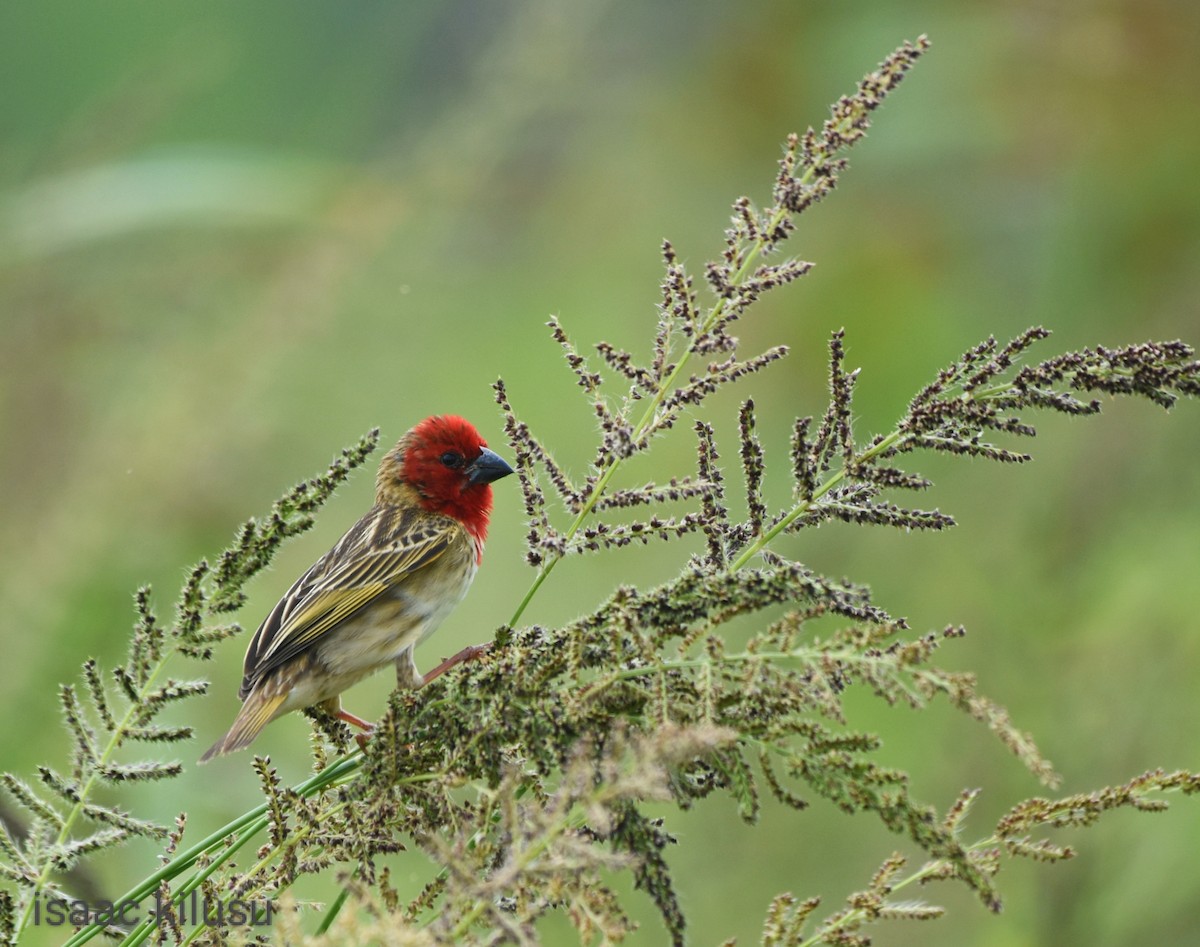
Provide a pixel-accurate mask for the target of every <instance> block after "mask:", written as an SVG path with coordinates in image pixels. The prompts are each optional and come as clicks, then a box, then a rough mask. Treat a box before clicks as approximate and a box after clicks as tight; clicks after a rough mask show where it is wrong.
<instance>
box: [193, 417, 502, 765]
mask: <svg viewBox="0 0 1200 947" xmlns="http://www.w3.org/2000/svg"><path fill="white" fill-rule="evenodd" d="M512 472H513V471H512V468H511V467H510V466H509V465H508V464H507V463H505V462H504V460H503V459H501V458H500V457H499V456H498V455H496V454H495V453H493V452H492V451H490V450H488V448H487V445H486V443H485V441H484V440H483V438H482V437H480V436H479V432H478V431H477V430H475V428H474V427H473V426H472V425H471V424H470V423H469V422H468V421H465V420H463V419H462V418H460V417H457V416H455V415H442V416H438V417H431V418H426V419H425V420H424V421H422V422H421V423H420V424H418V425H417V426H416V427H414V428H413V429H412V430H411V431H409V432H408V433H407V434H405V435H404V436H403V437H402V438H400V442H399V443H398V444H397V445H396V446H395V447H393V448H392V449H391V450H390V451H388V453H387V454H386V456H384V458H383V461H382V462H381V463H380V465H379V473H378V474H377V475H376V477H375V505H374V506H372V507H371V509H370V510H369V511H368V512H367V514H366V516H364V517H363V518H362V519H360V520H359V521H358V522H357V523H355V524H354V525H353V526H351V527H350V530H349V531H348V532H347V533H346V535H345V536H343V537H342V538H341V539H339V540H338V542H337V544H336V545H334V547H333V548H332V549H330V550H329V552H327V553H325V555H323V556H322V557H321V558H320V559H318V560H317V561H316V563H314V564H313V566H312V567H311V568H310V569H309V570H308V571H307V572H305V573H304V575H302V576H300V578H299V579H297V580H296V583H295V584H294V585H293V586H292V587H291V588H290V589H288V591H287V594H286V595H284V596H283V598H282V599H280V600H279V604H277V605H276V606H275V607H274V608H273V609H272V610H271V614H269V615H268V616H267V617H266V620H264V621H263V623H262V624H261V625H259V628H258V631H256V632H255V633H254V637H253V638H252V639H251V641H250V647H249V648H248V649H247V651H246V662H245V667H244V672H243V677H242V686H241V689H240V690H239V691H238V697H240V698H241V699H242V701H243V703H242V709H241V711H240V712H239V713H238V715H237V719H235V720H234V722H233V726H232V727H230V728H229V732H228V733H226V734H225V736H223V737H222V738H221V739H220V740H218V741H217V742H216V743H214V744H213V745H212V746H211V747H210V748H209V750H208V752H206V753H205V754H204V755H203V756H202V757H200V762H201V763H204V762H207V761H208V760H210V759H212V758H213V757H214V756H221V755H222V754H224V753H232V752H233V751H234V750H240V749H242V748H243V747H245V746H247V745H248V744H249V743H250V742H251V741H252V740H253V739H254V738H255V737H256V736H258V734H259V732H260V731H261V730H262V728H263V727H265V726H266V725H267V724H268V723H270V722H271V721H272V720H274V719H275V718H276V717H279V716H282V715H283V714H286V713H288V712H289V711H292V710H299V709H301V708H303V707H312V706H314V705H320V706H321V707H322V708H324V709H325V710H327V711H328V712H329V713H332V714H335V715H337V716H338V717H340V718H341V719H342V720H345V721H347V722H349V723H353V724H355V725H356V726H360V727H364V728H369V725H368V724H366V723H364V722H363V721H362V720H360V719H359V718H357V717H355V716H354V715H353V714H350V713H348V712H347V711H344V710H342V707H341V699H340V697H339V695H340V694H341V693H342V691H344V690H346V688H348V687H350V686H351V685H353V684H356V683H358V682H359V681H360V680H362V679H363V678H364V677H366V676H367V675H368V674H370V673H372V672H373V671H376V670H378V669H379V668H381V667H384V666H385V665H389V664H392V665H394V666H395V668H396V680H397V682H398V684H399V685H400V686H402V687H420V686H421V684H422V683H424V679H423V678H422V677H421V674H420V673H419V672H418V671H417V666H416V662H415V660H414V658H413V650H414V649H415V648H416V646H417V645H418V644H420V643H421V642H422V641H424V640H425V639H426V638H427V637H429V635H430V634H431V633H432V632H433V631H434V629H436V628H437V626H438V625H439V624H441V622H442V619H444V618H445V617H446V615H447V614H449V612H450V610H451V609H453V608H454V606H455V605H457V604H458V603H459V602H460V601H461V600H462V597H463V596H464V595H465V594H466V592H467V588H468V587H469V586H470V584H471V580H472V579H473V578H474V577H475V570H476V569H477V568H478V567H479V563H480V560H481V559H482V557H483V541H484V539H485V538H486V536H487V527H488V514H489V513H490V512H491V509H492V488H491V487H490V486H489V484H491V483H492V481H494V480H499V479H500V478H501V477H507V476H508V475H509V474H510V473H512ZM478 650H479V649H467V650H466V651H464V652H462V653H460V654H459V655H456V656H455V658H451V659H450V660H449V661H447V662H443V664H442V665H440V666H439V667H437V668H435V669H434V670H433V671H431V672H430V674H429V677H430V679H432V678H433V677H435V676H437V675H438V674H440V673H441V672H442V671H444V670H446V668H447V667H449V666H451V665H452V664H453V663H456V662H457V661H458V660H461V659H462V658H463V657H466V656H469V655H470V654H471V653H475V652H477V651H478Z"/></svg>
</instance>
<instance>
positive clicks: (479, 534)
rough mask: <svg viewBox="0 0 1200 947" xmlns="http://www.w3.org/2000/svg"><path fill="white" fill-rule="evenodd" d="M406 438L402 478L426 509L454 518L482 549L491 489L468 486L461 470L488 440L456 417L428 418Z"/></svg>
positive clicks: (478, 484)
mask: <svg viewBox="0 0 1200 947" xmlns="http://www.w3.org/2000/svg"><path fill="white" fill-rule="evenodd" d="M406 439H407V440H408V446H407V449H406V450H405V452H404V463H403V467H402V469H401V479H403V480H404V481H406V482H408V483H409V484H411V485H412V486H413V487H415V488H416V489H417V492H418V493H419V494H420V495H421V505H422V506H423V507H425V509H427V510H430V511H432V512H435V513H444V514H446V515H447V516H453V517H454V518H455V519H457V520H458V521H459V522H461V523H462V524H463V526H465V527H466V529H467V531H468V532H469V533H470V534H471V535H472V536H473V537H475V540H476V542H477V543H479V544H482V543H483V540H484V538H485V537H486V536H487V525H488V515H489V514H490V513H491V511H492V488H491V485H490V484H487V483H476V484H472V483H471V482H470V481H469V480H468V478H467V475H466V474H465V473H464V468H465V467H467V466H469V465H470V464H471V463H472V462H474V461H475V460H478V459H479V455H480V452H481V450H482V448H484V447H487V441H485V440H484V439H483V437H482V436H481V435H480V433H479V432H478V431H477V430H476V429H475V425H473V424H472V423H471V422H470V421H468V420H466V419H465V418H461V417H459V416H458V415H456V414H439V415H434V416H433V417H429V418H426V419H425V420H424V421H422V422H420V423H419V424H418V425H417V426H416V427H414V428H413V429H412V430H411V431H410V432H409V433H408V436H407V438H406ZM454 455H457V460H456V459H455V456H454ZM447 461H449V463H447Z"/></svg>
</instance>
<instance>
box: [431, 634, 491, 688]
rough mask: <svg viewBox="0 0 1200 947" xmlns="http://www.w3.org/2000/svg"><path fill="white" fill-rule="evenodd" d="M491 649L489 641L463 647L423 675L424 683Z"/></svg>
mask: <svg viewBox="0 0 1200 947" xmlns="http://www.w3.org/2000/svg"><path fill="white" fill-rule="evenodd" d="M491 650H492V643H491V642H490V641H489V642H487V643H486V644H473V645H469V646H468V647H466V648H463V649H462V650H461V651H460V652H458V654H456V655H453V656H452V657H449V658H446V660H445V661H443V662H442V663H441V664H439V665H438V666H437V667H435V668H434V669H433V670H432V671H430V672H429V673H428V674H426V675H425V678H424V683H426V684H428V683H429V682H430V681H432V680H434V679H435V678H438V677H440V676H441V675H443V674H445V673H446V672H447V671H449V670H450V669H451V668H452V667H457V666H458V665H460V664H462V663H464V662H465V661H474V660H475V659H476V658H478V657H479V656H480V655H484V654H487V653H488V652H489V651H491Z"/></svg>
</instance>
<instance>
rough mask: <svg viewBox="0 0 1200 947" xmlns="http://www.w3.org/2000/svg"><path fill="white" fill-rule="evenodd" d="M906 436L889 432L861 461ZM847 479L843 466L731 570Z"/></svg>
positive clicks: (743, 553) (732, 567)
mask: <svg viewBox="0 0 1200 947" xmlns="http://www.w3.org/2000/svg"><path fill="white" fill-rule="evenodd" d="M904 437H905V435H903V434H901V433H900V432H899V431H892V433H891V434H889V435H888V436H887V437H885V438H884V439H883V440H882V441H880V442H879V443H878V444H876V445H874V446H873V447H870V448H868V449H867V450H865V451H863V452H862V454H860V455H859V457H858V460H859V462H860V463H863V462H865V461H868V460H871V459H872V458H874V457H877V456H878V455H879V454H881V453H883V452H884V451H885V450H888V449H889V448H891V447H894V446H895V445H897V444H899V443H900V442H901V441H903V440H904ZM845 479H846V468H845V467H843V468H842V469H841V470H839V471H838V472H837V473H835V474H833V475H832V476H831V477H830V478H829V479H828V480H826V481H825V482H824V483H823V484H821V485H820V486H819V487H817V489H816V490H814V491H813V495H812V496H811V497H809V498H808V499H805V500H801V501H800V502H799V503H797V504H796V505H795V506H794V507H793V508H792V509H791V510H790V511H789V512H788V514H787V516H785V517H784V518H783V519H781V520H780V521H779V522H778V523H776V524H775V525H774V526H772V527H771V528H770V529H768V530H765V531H764V532H763V533H762V534H761V535H760V536H759V537H758V538H757V539H756V540H754V542H752V543H750V545H748V546H747V547H746V548H745V549H743V550H742V551H741V553H740V554H739V555H738V557H737V558H736V559H734V560H733V564H732V565H730V567H729V571H730V572H736V571H737V570H738V569H740V568H742V567H743V566H744V565H746V563H748V562H749V561H750V560H751V559H753V558H754V557H755V556H757V555H758V554H759V553H760V552H762V550H763V549H765V548H766V547H767V545H768V544H769V543H770V542H771V541H772V540H773V539H775V537H776V536H778V535H779V534H780V533H782V532H784V531H786V530H787V528H788V527H789V526H791V525H792V524H793V523H794V522H796V520H798V519H799V518H800V517H801V516H803V515H804V514H805V513H807V512H808V511H809V510H811V509H812V507H813V504H814V503H816V501H817V500H819V499H821V497H823V496H825V494H827V493H828V492H829V491H830V490H832V489H833V488H834V487H836V486H837V485H838V484H839V483H841V482H842V481H843V480H845Z"/></svg>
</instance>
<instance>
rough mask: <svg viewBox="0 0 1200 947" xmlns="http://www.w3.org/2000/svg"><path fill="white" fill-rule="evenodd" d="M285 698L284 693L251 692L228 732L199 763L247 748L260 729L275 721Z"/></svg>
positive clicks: (211, 747)
mask: <svg viewBox="0 0 1200 947" xmlns="http://www.w3.org/2000/svg"><path fill="white" fill-rule="evenodd" d="M286 697H287V694H286V693H283V694H264V693H262V692H261V691H251V692H250V694H249V695H247V697H246V702H245V703H244V704H242V709H241V710H239V711H238V715H237V719H235V720H234V721H233V726H232V727H230V728H229V732H228V733H227V734H225V736H223V737H221V739H219V740H218V741H217V742H216V743H214V744H213V745H212V746H210V747H209V748H208V750H207V751H205V753H204V755H203V756H202V757H200V762H201V763H207V762H208V761H209V760H211V759H213V758H214V757H217V756H224V755H225V754H226V753H233V752H234V751H235V750H240V749H243V748H244V747H247V746H249V745H250V743H251V742H252V741H253V740H254V738H255V737H256V736H258V735H259V733H261V732H262V728H263V727H265V726H266V725H267V724H268V723H270V722H271V721H272V720H274V719H275V717H276V716H277V714H278V711H279V707H280V705H281V704H282V703H283V701H284V699H285V698H286Z"/></svg>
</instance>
